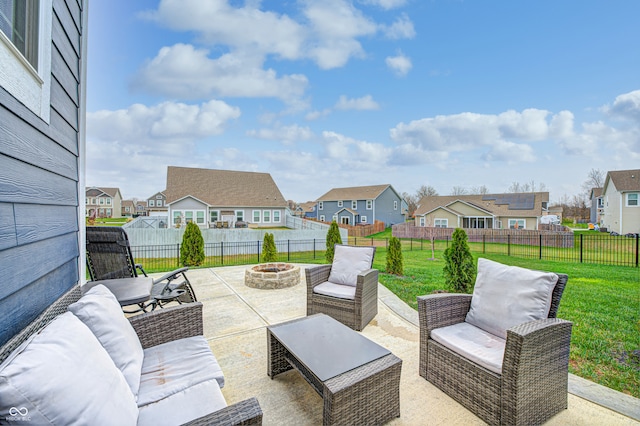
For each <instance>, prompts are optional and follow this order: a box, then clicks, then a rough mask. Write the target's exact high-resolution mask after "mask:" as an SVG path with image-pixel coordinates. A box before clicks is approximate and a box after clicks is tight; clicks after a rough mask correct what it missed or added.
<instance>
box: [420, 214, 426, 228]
mask: <svg viewBox="0 0 640 426" xmlns="http://www.w3.org/2000/svg"><path fill="white" fill-rule="evenodd" d="M420 226H425V221H424V216H420Z"/></svg>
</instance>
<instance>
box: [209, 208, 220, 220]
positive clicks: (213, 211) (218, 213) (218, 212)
mask: <svg viewBox="0 0 640 426" xmlns="http://www.w3.org/2000/svg"><path fill="white" fill-rule="evenodd" d="M211 213H215V214H216V219H215V220H216V221H218V220H220V210H209V221H210V222H213V221H212V220H211Z"/></svg>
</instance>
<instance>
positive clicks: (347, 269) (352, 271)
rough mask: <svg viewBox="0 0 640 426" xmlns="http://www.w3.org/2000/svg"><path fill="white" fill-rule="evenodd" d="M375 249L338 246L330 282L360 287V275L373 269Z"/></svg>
mask: <svg viewBox="0 0 640 426" xmlns="http://www.w3.org/2000/svg"><path fill="white" fill-rule="evenodd" d="M373 253H374V247H352V246H343V245H336V246H335V252H334V255H333V264H332V265H331V272H330V273H329V281H330V282H332V283H334V284H344V285H350V286H354V287H355V286H356V285H358V274H360V273H362V272H364V271H366V270H368V269H371V265H372V264H373Z"/></svg>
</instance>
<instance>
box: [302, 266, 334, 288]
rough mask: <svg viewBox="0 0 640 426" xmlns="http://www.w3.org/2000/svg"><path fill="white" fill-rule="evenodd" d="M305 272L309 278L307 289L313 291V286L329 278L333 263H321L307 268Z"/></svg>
mask: <svg viewBox="0 0 640 426" xmlns="http://www.w3.org/2000/svg"><path fill="white" fill-rule="evenodd" d="M304 273H305V276H306V278H307V291H311V292H313V288H314V287H315V286H317V285H318V284H322V283H323V282H325V281H328V280H329V274H330V273H331V265H330V264H329V265H320V266H313V267H310V268H306V269H305V271H304Z"/></svg>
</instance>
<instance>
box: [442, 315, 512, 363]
mask: <svg viewBox="0 0 640 426" xmlns="http://www.w3.org/2000/svg"><path fill="white" fill-rule="evenodd" d="M431 338H432V339H433V340H435V341H436V342H438V343H440V344H441V345H443V346H445V347H447V348H449V349H451V350H452V351H453V352H455V353H457V354H459V355H462V356H463V357H465V358H467V359H468V360H470V361H472V362H475V363H476V364H479V365H481V366H483V367H484V368H487V369H489V370H491V371H493V372H494V373H498V374H500V373H502V360H503V358H504V348H505V343H506V340H504V339H501V338H499V337H497V336H494V335H493V334H491V333H487V332H486V331H484V330H482V329H480V328H478V327H474V326H473V325H471V324H469V323H466V322H461V323H459V324H454V325H450V326H448V327H442V328H436V329H435V330H431Z"/></svg>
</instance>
